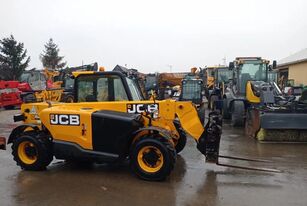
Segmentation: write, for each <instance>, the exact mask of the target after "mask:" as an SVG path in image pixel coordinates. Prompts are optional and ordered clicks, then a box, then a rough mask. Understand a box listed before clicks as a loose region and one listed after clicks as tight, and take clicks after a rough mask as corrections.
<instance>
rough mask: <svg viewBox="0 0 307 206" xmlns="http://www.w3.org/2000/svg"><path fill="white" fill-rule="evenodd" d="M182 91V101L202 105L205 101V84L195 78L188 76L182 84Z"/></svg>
mask: <svg viewBox="0 0 307 206" xmlns="http://www.w3.org/2000/svg"><path fill="white" fill-rule="evenodd" d="M181 84H182V91H181V94H180V97H179V100H180V101H192V102H193V103H194V104H196V105H200V104H201V103H202V99H203V91H204V83H203V81H202V80H201V79H197V78H196V77H195V76H192V75H187V76H186V77H185V78H184V79H183V80H182V82H181Z"/></svg>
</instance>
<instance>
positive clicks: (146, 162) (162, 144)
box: [130, 137, 176, 181]
mask: <svg viewBox="0 0 307 206" xmlns="http://www.w3.org/2000/svg"><path fill="white" fill-rule="evenodd" d="M175 160H176V151H175V149H174V147H173V146H172V145H171V144H170V143H169V142H168V141H167V140H166V139H165V138H163V137H142V138H140V139H139V140H137V141H136V142H135V143H134V145H133V146H132V149H131V152H130V168H131V170H132V171H133V172H134V173H135V174H136V175H137V176H138V177H139V178H141V179H144V180H150V181H161V180H164V179H165V178H166V177H167V176H169V175H170V173H171V171H172V170H173V168H174V165H175Z"/></svg>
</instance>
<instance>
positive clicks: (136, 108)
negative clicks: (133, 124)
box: [127, 104, 159, 114]
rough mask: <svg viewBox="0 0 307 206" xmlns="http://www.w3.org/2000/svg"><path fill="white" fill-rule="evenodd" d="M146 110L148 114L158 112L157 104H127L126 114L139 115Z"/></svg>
mask: <svg viewBox="0 0 307 206" xmlns="http://www.w3.org/2000/svg"><path fill="white" fill-rule="evenodd" d="M145 108H147V110H148V112H150V113H151V112H154V111H156V110H158V111H159V104H127V112H128V113H130V114H141V113H142V112H145Z"/></svg>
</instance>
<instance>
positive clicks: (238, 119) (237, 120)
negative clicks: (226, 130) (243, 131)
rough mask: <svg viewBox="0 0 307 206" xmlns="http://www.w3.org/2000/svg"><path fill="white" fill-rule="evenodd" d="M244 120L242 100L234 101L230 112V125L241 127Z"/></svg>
mask: <svg viewBox="0 0 307 206" xmlns="http://www.w3.org/2000/svg"><path fill="white" fill-rule="evenodd" d="M244 122H245V106H244V102H243V101H234V102H233V105H232V113H231V125H232V126H233V127H243V126H244Z"/></svg>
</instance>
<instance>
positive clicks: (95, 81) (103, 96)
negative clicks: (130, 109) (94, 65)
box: [74, 72, 144, 102]
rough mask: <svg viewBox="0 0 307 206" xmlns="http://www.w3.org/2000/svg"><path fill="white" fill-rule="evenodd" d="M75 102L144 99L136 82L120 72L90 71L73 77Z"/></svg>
mask: <svg viewBox="0 0 307 206" xmlns="http://www.w3.org/2000/svg"><path fill="white" fill-rule="evenodd" d="M75 91H76V92H75V98H74V99H75V101H76V102H103V101H141V100H144V99H143V96H142V93H141V91H140V90H139V87H138V85H137V84H136V82H135V81H134V80H133V79H131V78H129V77H126V76H125V75H123V74H122V73H120V72H91V73H84V74H79V75H78V76H77V77H76V78H75Z"/></svg>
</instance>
